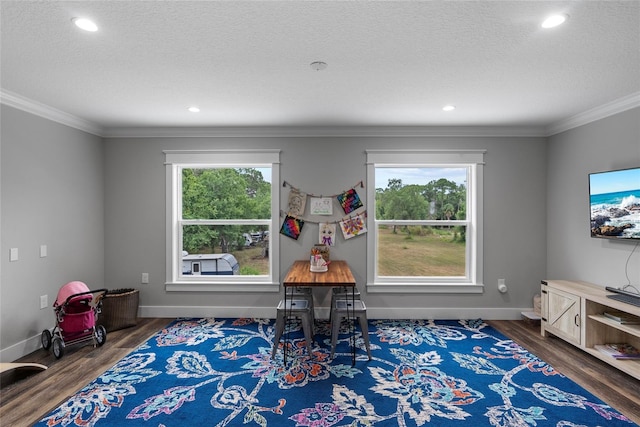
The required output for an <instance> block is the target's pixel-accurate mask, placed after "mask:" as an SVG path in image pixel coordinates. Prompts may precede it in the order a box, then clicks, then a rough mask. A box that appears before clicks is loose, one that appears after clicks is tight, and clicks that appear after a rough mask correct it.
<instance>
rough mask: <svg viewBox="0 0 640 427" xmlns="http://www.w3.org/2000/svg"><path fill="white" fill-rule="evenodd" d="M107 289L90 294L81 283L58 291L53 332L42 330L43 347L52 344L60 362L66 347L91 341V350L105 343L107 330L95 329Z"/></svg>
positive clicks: (100, 326)
mask: <svg viewBox="0 0 640 427" xmlns="http://www.w3.org/2000/svg"><path fill="white" fill-rule="evenodd" d="M106 293H107V290H106V289H97V290H95V291H90V290H89V288H88V287H87V285H85V284H84V283H83V282H78V281H75V282H69V283H67V284H66V285H64V286H63V287H61V288H60V290H59V291H58V297H57V298H56V302H55V303H54V304H53V311H54V312H55V315H56V326H54V328H53V331H49V330H48V329H45V330H44V331H42V336H41V340H42V347H43V348H44V349H45V350H48V349H49V347H51V346H52V345H53V355H54V356H55V357H56V359H60V358H61V357H62V356H63V355H64V348H65V346H66V345H72V344H78V343H81V342H85V341H93V345H94V347H95V346H96V344H97V345H99V346H102V345H103V344H104V343H105V342H106V341H107V330H106V329H105V327H104V326H102V325H98V326H96V320H97V319H98V314H99V313H100V309H101V308H102V298H103V297H104V296H105V294H106Z"/></svg>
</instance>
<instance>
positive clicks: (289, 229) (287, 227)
mask: <svg viewBox="0 0 640 427" xmlns="http://www.w3.org/2000/svg"><path fill="white" fill-rule="evenodd" d="M302 226H304V221H303V220H301V219H299V218H296V217H294V216H291V215H287V216H286V217H285V218H284V221H283V222H282V227H281V228H280V234H284V235H285V236H287V237H291V238H292V239H294V240H298V237H300V233H301V232H302Z"/></svg>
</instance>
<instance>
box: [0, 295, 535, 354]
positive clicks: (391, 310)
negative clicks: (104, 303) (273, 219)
mask: <svg viewBox="0 0 640 427" xmlns="http://www.w3.org/2000/svg"><path fill="white" fill-rule="evenodd" d="M531 310H532V308H530V307H524V308H487V307H485V308H451V307H448V308H444V307H443V308H424V307H413V308H411V307H409V308H407V307H371V306H367V317H368V318H369V319H448V320H457V319H483V320H519V319H521V318H522V312H523V311H531ZM275 314H276V311H275V308H274V307H215V306H149V305H146V306H140V308H139V310H138V315H139V316H140V317H166V318H175V317H218V318H238V317H247V318H249V317H251V318H264V319H273V318H274V317H275ZM315 314H316V318H318V319H328V318H329V308H328V307H316V313H315ZM41 349H42V345H41V343H40V334H38V335H35V336H32V337H30V338H27V339H26V340H23V341H21V342H19V343H17V344H14V345H12V346H10V347H7V348H5V349H2V350H0V362H13V361H15V360H16V359H19V358H21V357H24V356H26V355H28V354H30V353H33V352H34V351H36V350H41Z"/></svg>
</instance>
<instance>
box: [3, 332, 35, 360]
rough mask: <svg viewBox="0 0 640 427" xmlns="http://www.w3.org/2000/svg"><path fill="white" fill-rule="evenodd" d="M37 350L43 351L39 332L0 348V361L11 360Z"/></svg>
mask: <svg viewBox="0 0 640 427" xmlns="http://www.w3.org/2000/svg"><path fill="white" fill-rule="evenodd" d="M37 350H42V351H44V350H43V349H42V342H41V341H40V334H38V335H35V336H33V337H31V338H27V339H26V340H23V341H20V342H19V343H17V344H14V345H12V346H10V347H7V348H4V349H2V350H0V362H3V363H4V362H13V361H14V360H17V359H20V358H21V357H24V356H26V355H27V354H31V353H33V352H34V351H37Z"/></svg>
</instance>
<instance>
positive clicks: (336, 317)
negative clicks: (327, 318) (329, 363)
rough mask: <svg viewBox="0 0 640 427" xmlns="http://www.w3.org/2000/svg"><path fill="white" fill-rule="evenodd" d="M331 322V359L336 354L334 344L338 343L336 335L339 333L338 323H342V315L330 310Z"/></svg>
mask: <svg viewBox="0 0 640 427" xmlns="http://www.w3.org/2000/svg"><path fill="white" fill-rule="evenodd" d="M331 314H332V320H331V359H333V356H334V355H335V353H336V343H337V341H338V334H339V333H340V323H341V322H342V315H340V314H339V313H338V312H334V310H332V313H331Z"/></svg>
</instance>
